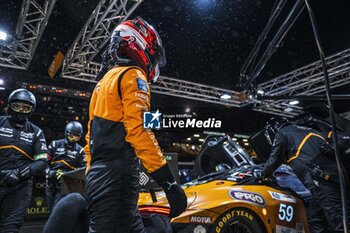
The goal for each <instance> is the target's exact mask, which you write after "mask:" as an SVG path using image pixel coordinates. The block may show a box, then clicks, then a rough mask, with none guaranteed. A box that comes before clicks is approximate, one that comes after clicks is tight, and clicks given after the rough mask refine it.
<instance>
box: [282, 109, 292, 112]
mask: <svg viewBox="0 0 350 233" xmlns="http://www.w3.org/2000/svg"><path fill="white" fill-rule="evenodd" d="M284 111H285V112H292V111H293V109H292V108H285V109H284Z"/></svg>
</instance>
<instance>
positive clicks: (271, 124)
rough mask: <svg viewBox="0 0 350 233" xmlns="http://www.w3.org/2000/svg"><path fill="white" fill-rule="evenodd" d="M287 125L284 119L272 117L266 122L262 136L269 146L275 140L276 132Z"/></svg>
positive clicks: (286, 120)
mask: <svg viewBox="0 0 350 233" xmlns="http://www.w3.org/2000/svg"><path fill="white" fill-rule="evenodd" d="M288 123H289V121H288V119H287V118H285V117H272V118H271V119H270V120H268V122H266V125H265V128H264V134H265V137H266V140H267V142H268V143H269V144H270V145H272V144H273V141H274V140H275V136H276V133H277V132H278V130H279V129H281V128H282V127H283V126H285V125H286V124H288Z"/></svg>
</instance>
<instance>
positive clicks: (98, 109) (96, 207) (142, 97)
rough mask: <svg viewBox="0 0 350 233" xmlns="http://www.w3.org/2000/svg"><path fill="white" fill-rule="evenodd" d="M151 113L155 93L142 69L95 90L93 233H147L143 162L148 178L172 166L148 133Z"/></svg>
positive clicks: (110, 76)
mask: <svg viewBox="0 0 350 233" xmlns="http://www.w3.org/2000/svg"><path fill="white" fill-rule="evenodd" d="M149 109H150V88H149V86H148V83H147V78H146V74H145V73H144V72H143V70H141V69H140V68H138V67H135V66H118V67H114V68H113V69H111V70H110V71H109V72H107V73H106V74H105V76H104V77H103V78H102V79H101V80H100V81H99V82H98V84H97V85H96V87H95V90H94V92H93V95H92V98H91V102H90V109H89V117H90V121H89V124H88V133H87V135H86V141H87V146H86V147H85V148H84V150H85V153H86V158H87V164H88V165H87V166H88V167H87V178H86V190H85V191H86V199H87V200H86V201H87V207H88V211H89V214H90V229H89V233H92V232H99V233H104V232H108V233H109V232H144V229H143V225H142V221H141V218H140V216H139V215H138V212H137V200H138V185H139V171H138V159H140V160H141V162H142V164H143V165H144V167H145V168H146V169H147V171H148V172H153V171H156V170H158V169H159V168H161V167H162V166H164V165H165V164H166V160H165V157H164V156H163V154H162V152H161V150H160V148H159V146H158V142H157V140H156V139H155V136H154V134H153V133H152V131H151V130H149V129H144V127H143V113H144V112H145V111H149Z"/></svg>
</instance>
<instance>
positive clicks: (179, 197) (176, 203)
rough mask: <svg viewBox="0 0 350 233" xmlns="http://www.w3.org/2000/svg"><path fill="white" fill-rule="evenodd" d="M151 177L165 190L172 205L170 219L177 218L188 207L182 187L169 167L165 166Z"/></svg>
mask: <svg viewBox="0 0 350 233" xmlns="http://www.w3.org/2000/svg"><path fill="white" fill-rule="evenodd" d="M150 175H151V177H152V178H153V179H154V180H155V181H156V182H157V184H159V185H160V186H161V187H162V188H163V189H164V192H165V195H166V197H167V199H168V202H169V205H170V214H169V218H174V217H177V216H179V215H180V214H181V213H182V212H184V211H185V210H186V207H187V197H186V194H185V192H184V191H183V189H182V188H181V186H180V185H179V184H177V182H176V181H175V179H174V176H173V173H172V172H171V170H170V168H169V165H168V164H165V165H164V166H163V167H161V168H159V169H158V170H156V171H154V172H152V173H150Z"/></svg>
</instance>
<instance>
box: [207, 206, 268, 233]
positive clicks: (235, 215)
mask: <svg viewBox="0 0 350 233" xmlns="http://www.w3.org/2000/svg"><path fill="white" fill-rule="evenodd" d="M210 232H211V233H266V230H265V227H264V225H263V224H262V222H261V220H260V218H259V217H258V216H257V215H256V214H255V213H254V212H252V211H250V210H248V209H243V208H238V209H231V210H229V211H226V212H225V213H223V214H222V215H220V217H219V218H218V219H217V220H216V221H215V223H214V224H213V225H212V226H211V228H210Z"/></svg>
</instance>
